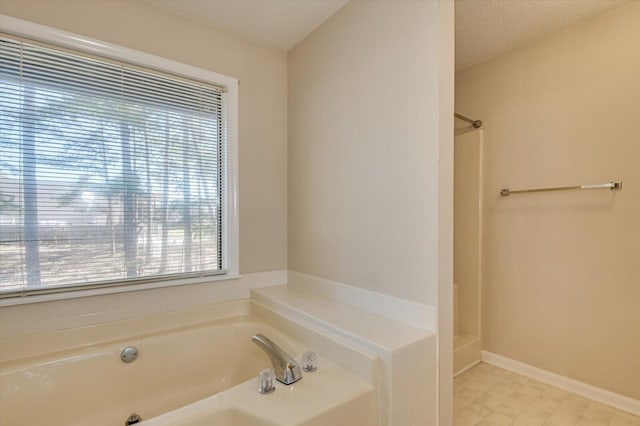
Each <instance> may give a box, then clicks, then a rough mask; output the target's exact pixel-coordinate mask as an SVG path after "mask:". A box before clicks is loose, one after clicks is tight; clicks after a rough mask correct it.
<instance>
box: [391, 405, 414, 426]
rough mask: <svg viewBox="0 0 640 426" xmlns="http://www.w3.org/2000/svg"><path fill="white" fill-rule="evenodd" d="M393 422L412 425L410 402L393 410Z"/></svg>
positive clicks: (401, 425) (397, 424)
mask: <svg viewBox="0 0 640 426" xmlns="http://www.w3.org/2000/svg"><path fill="white" fill-rule="evenodd" d="M391 424H392V425H393V426H411V422H410V421H409V404H408V403H407V404H403V405H400V406H398V407H396V408H393V409H392V410H391Z"/></svg>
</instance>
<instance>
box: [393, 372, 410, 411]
mask: <svg viewBox="0 0 640 426" xmlns="http://www.w3.org/2000/svg"><path fill="white" fill-rule="evenodd" d="M414 382H415V379H414V377H413V375H412V374H405V375H404V376H400V377H398V378H395V379H393V381H392V384H391V403H392V404H393V405H392V407H393V408H394V409H395V407H399V406H400V405H402V404H406V403H408V402H409V400H410V399H411V395H412V392H411V391H412V385H413V383H414Z"/></svg>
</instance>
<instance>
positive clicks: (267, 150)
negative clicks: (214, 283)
mask: <svg viewBox="0 0 640 426" xmlns="http://www.w3.org/2000/svg"><path fill="white" fill-rule="evenodd" d="M0 13H2V14H5V15H9V16H14V17H16V18H20V19H25V20H28V21H32V22H36V23H38V24H43V25H47V26H51V27H54V28H59V29H62V30H65V31H70V32H73V33H77V34H81V35H85V36H88V37H92V38H96V39H99V40H103V41H107V42H110V43H115V44H118V45H121V46H125V47H129V48H132V49H137V50H140V51H143V52H147V53H151V54H154V55H158V56H162V57H165V58H169V59H173V60H176V61H180V62H183V63H186V64H189V65H194V66H196V67H200V68H204V69H208V70H211V71H215V72H218V73H221V74H226V75H229V76H231V77H235V78H238V79H239V80H240V99H239V104H240V111H239V134H240V142H239V144H240V146H239V163H240V171H239V182H240V184H239V185H240V186H239V193H240V194H239V197H240V198H239V212H240V272H241V273H248V272H258V271H269V270H277V269H286V266H287V253H286V250H287V248H286V244H287V240H286V238H287V237H286V232H287V229H286V220H287V212H286V205H287V192H286V191H287V188H286V173H287V172H286V142H287V135H286V131H287V128H286V90H287V87H286V85H287V82H286V81H287V80H286V79H287V62H286V61H287V58H286V52H284V51H281V50H277V49H270V48H266V47H262V46H260V45H257V44H255V43H251V42H248V41H244V40H241V39H239V38H238V37H236V36H234V35H231V34H229V33H226V32H223V31H218V30H215V29H213V28H212V27H210V26H207V25H204V24H200V23H198V22H196V21H193V20H190V19H187V18H184V17H182V16H180V15H176V14H173V13H169V12H165V11H164V10H162V9H159V8H157V7H153V6H150V5H148V4H145V3H143V2H138V1H119V0H110V1H103V0H92V1H79V0H76V1H58V0H47V1H42V0H38V1H29V0H19V1H16V0H2V1H0Z"/></svg>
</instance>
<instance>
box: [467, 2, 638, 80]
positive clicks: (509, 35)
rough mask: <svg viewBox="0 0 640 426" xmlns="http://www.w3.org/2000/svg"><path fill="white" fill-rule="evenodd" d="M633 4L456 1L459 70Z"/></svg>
mask: <svg viewBox="0 0 640 426" xmlns="http://www.w3.org/2000/svg"><path fill="white" fill-rule="evenodd" d="M633 1H634V0H455V6H456V69H458V70H459V69H462V68H466V67H468V66H470V65H473V64H475V63H478V62H481V61H483V60H485V59H489V58H492V57H495V56H498V55H500V54H502V53H505V52H507V51H509V50H511V49H513V48H516V47H519V46H523V45H526V44H528V43H531V42H532V41H534V40H535V39H537V38H540V37H543V36H545V35H548V34H551V33H553V32H555V31H558V30H560V29H561V28H564V27H566V26H569V25H571V24H573V23H576V22H578V21H582V20H585V19H588V18H590V17H592V16H595V15H598V14H601V13H604V12H607V11H609V10H611V9H614V8H616V7H620V6H624V5H625V4H628V3H631V2H633Z"/></svg>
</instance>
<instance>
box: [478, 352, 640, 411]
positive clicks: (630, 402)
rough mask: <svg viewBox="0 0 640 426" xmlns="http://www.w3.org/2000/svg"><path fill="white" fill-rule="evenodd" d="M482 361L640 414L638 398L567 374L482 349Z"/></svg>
mask: <svg viewBox="0 0 640 426" xmlns="http://www.w3.org/2000/svg"><path fill="white" fill-rule="evenodd" d="M482 361H484V362H486V363H487V364H491V365H494V366H496V367H499V368H503V369H505V370H509V371H512V372H514V373H517V374H520V375H522V376H526V377H530V378H532V379H535V380H538V381H540V382H543V383H546V384H548V385H551V386H555V387H557V388H560V389H564V390H566V391H569V392H573V393H575V394H578V395H580V396H584V397H585V398H589V399H592V400H594V401H597V402H601V403H602V404H606V405H610V406H612V407H615V408H618V409H620V410H623V411H627V412H629V413H632V414H635V415H640V401H639V400H637V399H634V398H630V397H628V396H624V395H620V394H618V393H615V392H611V391H608V390H606V389H602V388H599V387H596V386H593V385H590V384H587V383H584V382H580V381H578V380H575V379H571V378H569V377H566V376H561V375H560V374H556V373H552V372H550V371H547V370H543V369H541V368H538V367H534V366H532V365H529V364H525V363H523V362H520V361H516V360H515V359H511V358H507V357H505V356H502V355H498V354H494V353H492V352H487V351H482Z"/></svg>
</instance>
